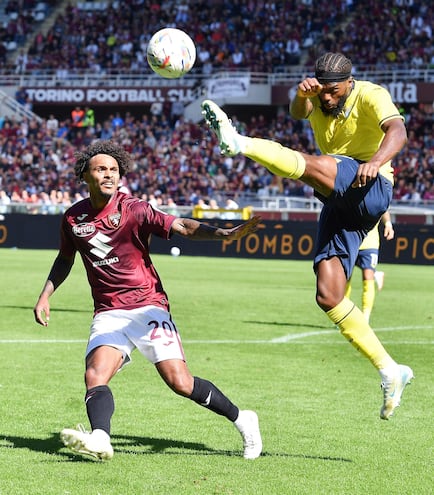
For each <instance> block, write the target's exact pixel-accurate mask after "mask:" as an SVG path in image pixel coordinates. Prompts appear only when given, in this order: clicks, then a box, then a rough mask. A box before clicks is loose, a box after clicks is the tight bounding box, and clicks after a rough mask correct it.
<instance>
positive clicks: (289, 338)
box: [0, 325, 434, 345]
mask: <svg viewBox="0 0 434 495" xmlns="http://www.w3.org/2000/svg"><path fill="white" fill-rule="evenodd" d="M432 329H434V326H433V325H420V326H409V327H404V326H402V327H385V328H375V329H374V331H375V332H400V331H413V330H432ZM331 334H336V335H339V330H338V329H337V328H332V329H330V330H315V331H312V332H300V333H290V334H287V335H283V336H282V337H276V338H274V339H270V340H229V339H224V340H188V339H184V340H183V342H184V344H285V343H288V342H291V343H293V344H302V343H303V342H299V341H300V340H304V339H308V338H309V337H315V336H318V335H321V336H323V335H331ZM297 341H298V342H297ZM86 343H87V340H84V339H71V340H68V339H35V340H33V339H32V340H29V339H4V340H1V339H0V344H86ZM344 343H345V342H344ZM395 343H399V344H418V345H423V344H428V345H431V344H433V343H434V342H433V341H420V340H418V341H405V342H402V341H400V342H395ZM315 344H334V342H329V341H321V342H319V341H315Z"/></svg>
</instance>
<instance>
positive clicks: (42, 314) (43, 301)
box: [33, 254, 74, 327]
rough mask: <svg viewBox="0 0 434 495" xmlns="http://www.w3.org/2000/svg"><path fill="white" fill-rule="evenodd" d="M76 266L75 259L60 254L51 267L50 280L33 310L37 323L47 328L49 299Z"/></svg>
mask: <svg viewBox="0 0 434 495" xmlns="http://www.w3.org/2000/svg"><path fill="white" fill-rule="evenodd" d="M73 264H74V258H65V257H62V256H61V255H60V254H59V255H58V256H57V258H56V259H55V260H54V263H53V266H52V267H51V270H50V274H49V275H48V279H47V281H46V282H45V285H44V288H43V289H42V292H41V295H40V296H39V298H38V301H37V302H36V305H35V307H34V308H33V314H34V317H35V321H36V323H39V324H40V325H42V326H44V327H46V326H47V325H48V321H49V319H50V303H49V301H48V300H49V298H50V296H51V294H53V292H54V291H55V290H56V289H57V287H59V285H60V284H61V283H62V282H63V281H64V280H65V279H66V277H67V276H68V275H69V272H70V271H71V268H72V265H73Z"/></svg>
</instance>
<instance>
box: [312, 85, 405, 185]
mask: <svg viewBox="0 0 434 495" xmlns="http://www.w3.org/2000/svg"><path fill="white" fill-rule="evenodd" d="M311 101H312V104H313V106H314V108H313V110H312V112H311V113H310V115H309V116H308V120H309V122H310V124H311V126H312V129H313V132H314V134H315V140H316V142H317V144H318V147H319V149H320V151H321V153H323V154H334V155H346V156H350V157H352V158H355V159H356V160H361V161H364V162H366V161H369V159H370V158H371V157H372V156H373V155H374V153H376V151H377V150H378V148H379V146H380V144H381V142H382V141H383V138H384V132H383V131H382V129H381V126H382V125H383V124H384V123H385V122H387V121H388V120H390V119H393V118H397V117H398V118H401V119H402V120H403V117H402V115H400V113H399V111H398V108H397V107H396V105H395V104H394V103H393V101H392V97H391V95H390V93H389V92H388V91H387V89H385V88H383V87H382V86H380V85H378V84H374V83H371V82H369V81H354V87H353V90H352V91H351V93H350V95H349V96H348V98H347V101H346V102H345V106H344V108H343V110H342V112H341V113H340V114H339V116H338V117H333V116H331V115H325V114H324V113H323V112H322V110H321V108H320V104H321V102H320V99H319V97H315V98H311ZM380 173H381V174H382V175H384V176H385V177H386V178H387V179H389V180H390V181H391V182H393V168H392V165H391V163H390V162H387V163H386V164H384V165H383V166H382V167H381V168H380Z"/></svg>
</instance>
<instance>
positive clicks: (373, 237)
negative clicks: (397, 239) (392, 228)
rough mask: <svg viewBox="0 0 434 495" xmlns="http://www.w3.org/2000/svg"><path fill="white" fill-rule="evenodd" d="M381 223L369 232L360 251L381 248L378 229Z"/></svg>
mask: <svg viewBox="0 0 434 495" xmlns="http://www.w3.org/2000/svg"><path fill="white" fill-rule="evenodd" d="M379 223H380V222H378V223H377V225H376V226H375V227H374V228H373V229H372V230H370V231H369V232H368V234H367V236H366V237H365V238H364V239H363V241H362V244H360V247H359V251H363V250H365V249H377V250H378V249H379V248H380V232H379V231H378V228H379Z"/></svg>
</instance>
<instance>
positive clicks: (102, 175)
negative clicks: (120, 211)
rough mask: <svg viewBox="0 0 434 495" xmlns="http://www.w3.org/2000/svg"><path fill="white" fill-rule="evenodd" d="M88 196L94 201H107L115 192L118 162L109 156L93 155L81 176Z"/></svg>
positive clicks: (117, 182) (117, 179)
mask: <svg viewBox="0 0 434 495" xmlns="http://www.w3.org/2000/svg"><path fill="white" fill-rule="evenodd" d="M83 177H84V180H85V181H86V182H87V185H88V187H89V193H90V196H91V197H92V198H94V199H96V200H98V199H100V200H105V201H107V200H109V199H110V198H111V197H112V196H113V195H114V194H115V192H116V191H117V189H118V186H119V181H120V174H119V165H118V162H117V161H116V160H115V159H114V158H113V157H112V156H110V155H103V154H101V155H95V156H93V157H92V158H91V159H90V160H89V168H88V170H87V171H86V172H85V173H84V174H83Z"/></svg>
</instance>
